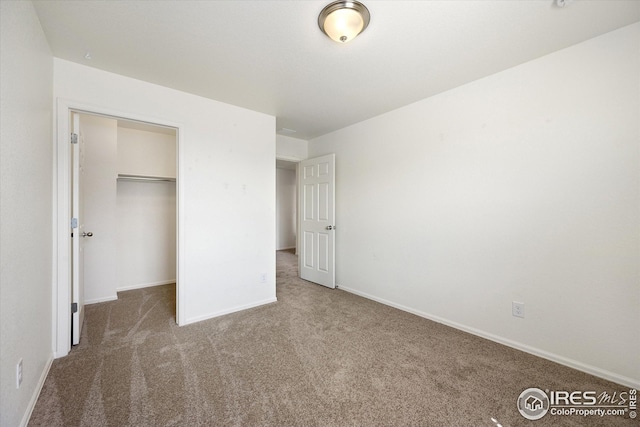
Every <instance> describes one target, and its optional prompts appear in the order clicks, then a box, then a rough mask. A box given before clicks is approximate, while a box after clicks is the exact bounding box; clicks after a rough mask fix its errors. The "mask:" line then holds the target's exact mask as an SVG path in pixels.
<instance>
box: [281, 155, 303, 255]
mask: <svg viewBox="0 0 640 427" xmlns="http://www.w3.org/2000/svg"><path fill="white" fill-rule="evenodd" d="M297 169H298V162H296V161H289V160H281V159H276V250H278V251H280V250H293V251H294V253H296V254H297V248H298V243H297V239H298V175H297Z"/></svg>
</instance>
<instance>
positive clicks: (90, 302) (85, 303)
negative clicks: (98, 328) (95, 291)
mask: <svg viewBox="0 0 640 427" xmlns="http://www.w3.org/2000/svg"><path fill="white" fill-rule="evenodd" d="M117 299H118V296H117V295H112V296H109V297H102V298H94V299H88V300H85V301H84V305H89V304H98V303H100V302H107V301H115V300H117Z"/></svg>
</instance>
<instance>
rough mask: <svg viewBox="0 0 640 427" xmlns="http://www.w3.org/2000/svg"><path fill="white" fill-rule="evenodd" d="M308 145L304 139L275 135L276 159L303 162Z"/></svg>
mask: <svg viewBox="0 0 640 427" xmlns="http://www.w3.org/2000/svg"><path fill="white" fill-rule="evenodd" d="M308 145H309V143H308V142H307V141H305V140H304V139H298V138H292V137H290V136H284V135H276V157H277V158H279V159H282V160H291V161H300V160H305V159H307V155H308V151H309V148H308Z"/></svg>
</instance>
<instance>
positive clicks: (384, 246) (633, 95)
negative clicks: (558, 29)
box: [309, 24, 640, 388]
mask: <svg viewBox="0 0 640 427" xmlns="http://www.w3.org/2000/svg"><path fill="white" fill-rule="evenodd" d="M639 52H640V24H634V25H632V26H629V27H625V28H623V29H620V30H618V31H614V32H612V33H609V34H605V35H603V36H600V37H597V38H595V39H592V40H589V41H587V42H584V43H581V44H578V45H576V46H573V47H570V48H568V49H565V50H562V51H559V52H556V53H554V54H551V55H548V56H545V57H542V58H539V59H537V60H534V61H531V62H528V63H526V64H523V65H521V66H518V67H515V68H512V69H510V70H507V71H504V72H501V73H498V74H496V75H493V76H489V77H487V78H484V79H481V80H478V81H476V82H473V83H470V84H467V85H465V86H462V87H459V88H457V89H454V90H451V91H448V92H445V93H442V94H439V95H437V96H434V97H432V98H429V99H425V100H422V101H420V102H417V103H415V104H412V105H409V106H406V107H403V108H400V109H398V110H395V111H392V112H390V113H387V114H384V115H381V116H379V117H376V118H373V119H370V120H368V121H365V122H362V123H359V124H356V125H353V126H350V127H348V128H345V129H343V130H340V131H337V132H334V133H332V134H328V135H325V136H322V137H319V138H316V139H314V140H312V141H310V142H309V156H310V157H315V156H318V155H321V154H325V153H331V152H334V153H336V156H337V161H336V163H337V171H336V173H337V189H336V193H337V197H336V199H337V225H338V228H337V230H338V231H337V235H336V241H337V255H336V257H337V271H336V273H337V282H338V283H339V285H340V287H341V288H343V289H348V290H351V291H353V292H356V293H360V294H362V295H366V296H369V297H371V298H374V299H378V300H380V301H384V302H386V303H389V304H392V305H395V306H399V307H403V308H405V309H407V310H410V311H413V312H415V313H419V314H422V315H424V316H427V317H431V318H434V319H437V320H440V321H443V322H445V323H448V324H451V325H454V326H457V327H460V328H462V329H466V330H469V331H472V332H474V333H477V334H479V335H483V336H486V337H489V338H491V339H494V340H497V341H501V342H504V343H507V344H509V345H513V346H516V347H519V348H523V349H525V350H527V351H531V352H533V353H537V354H540V355H543V356H545V357H549V358H552V359H554V360H558V361H560V362H562V363H565V364H568V365H572V366H575V367H577V368H579V369H583V370H586V371H589V372H592V373H595V374H596V375H600V376H603V377H607V378H610V379H613V380H614V381H618V382H620V383H623V384H628V385H630V386H635V387H636V388H637V387H638V386H639V385H640V363H638V354H640V335H639V334H638V330H637V325H638V324H640V277H639V274H640V273H639V271H640V269H639V261H640V253H639V249H640V199H639V197H640V188H639V182H640V180H639V178H640V176H639V172H640V168H639V165H640V154H639V144H640V142H639V141H640V130H639V123H640V120H639V119H640V99H639V93H640V92H639V77H638V76H639V75H640V54H639ZM512 301H519V302H524V303H525V314H526V318H525V319H520V318H515V317H512V315H511V302H512ZM534 386H539V387H543V386H545V384H534Z"/></svg>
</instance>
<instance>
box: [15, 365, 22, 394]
mask: <svg viewBox="0 0 640 427" xmlns="http://www.w3.org/2000/svg"><path fill="white" fill-rule="evenodd" d="M21 384H22V359H20V360H19V361H18V364H17V365H16V388H20V385H21Z"/></svg>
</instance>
